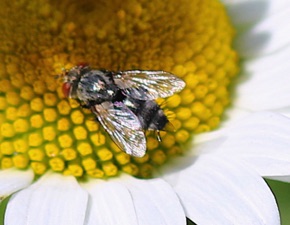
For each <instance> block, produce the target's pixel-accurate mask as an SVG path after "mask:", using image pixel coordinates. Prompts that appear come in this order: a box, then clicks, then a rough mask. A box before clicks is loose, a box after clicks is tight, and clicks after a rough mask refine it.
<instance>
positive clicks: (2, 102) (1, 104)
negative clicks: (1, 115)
mask: <svg viewBox="0 0 290 225" xmlns="http://www.w3.org/2000/svg"><path fill="white" fill-rule="evenodd" d="M7 105H8V104H7V101H6V98H4V97H1V96H0V110H4V109H6V108H7Z"/></svg>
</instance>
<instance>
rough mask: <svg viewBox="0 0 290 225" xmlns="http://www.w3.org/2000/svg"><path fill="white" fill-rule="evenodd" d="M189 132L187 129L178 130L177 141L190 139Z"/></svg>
mask: <svg viewBox="0 0 290 225" xmlns="http://www.w3.org/2000/svg"><path fill="white" fill-rule="evenodd" d="M189 135H190V134H189V132H188V131H187V130H183V129H182V130H179V131H177V132H176V141H177V142H179V143H185V142H186V141H187V140H188V139H189Z"/></svg>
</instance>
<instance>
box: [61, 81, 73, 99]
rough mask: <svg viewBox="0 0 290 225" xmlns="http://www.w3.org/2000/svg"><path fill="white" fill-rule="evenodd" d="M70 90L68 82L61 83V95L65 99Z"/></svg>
mask: <svg viewBox="0 0 290 225" xmlns="http://www.w3.org/2000/svg"><path fill="white" fill-rule="evenodd" d="M70 89H71V83H69V82H65V83H63V85H62V93H63V94H64V96H65V97H66V98H68V97H69V95H70Z"/></svg>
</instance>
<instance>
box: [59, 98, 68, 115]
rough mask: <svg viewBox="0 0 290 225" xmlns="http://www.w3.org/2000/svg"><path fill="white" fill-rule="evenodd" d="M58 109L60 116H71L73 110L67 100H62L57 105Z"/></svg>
mask: <svg viewBox="0 0 290 225" xmlns="http://www.w3.org/2000/svg"><path fill="white" fill-rule="evenodd" d="M57 109H58V112H59V114H60V115H69V114H70V111H71V108H70V106H69V104H68V102H67V101H65V100H61V101H60V102H59V103H58V104H57Z"/></svg>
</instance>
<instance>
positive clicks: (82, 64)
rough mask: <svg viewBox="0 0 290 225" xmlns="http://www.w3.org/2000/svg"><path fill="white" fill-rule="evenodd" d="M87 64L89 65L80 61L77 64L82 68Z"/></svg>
mask: <svg viewBox="0 0 290 225" xmlns="http://www.w3.org/2000/svg"><path fill="white" fill-rule="evenodd" d="M88 65H89V64H88V63H85V62H80V63H79V64H78V65H77V66H78V67H80V68H84V67H86V66H88Z"/></svg>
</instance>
